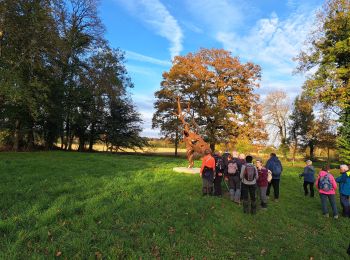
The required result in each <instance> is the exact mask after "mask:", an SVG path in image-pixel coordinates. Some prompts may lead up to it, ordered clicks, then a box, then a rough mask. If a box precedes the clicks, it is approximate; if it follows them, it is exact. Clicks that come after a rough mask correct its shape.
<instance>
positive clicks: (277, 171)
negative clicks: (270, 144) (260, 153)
mask: <svg viewBox="0 0 350 260" xmlns="http://www.w3.org/2000/svg"><path fill="white" fill-rule="evenodd" d="M265 167H266V168H267V169H268V170H270V171H271V172H272V180H271V182H270V183H269V185H268V186H267V191H266V196H267V197H269V196H270V189H271V186H272V187H273V192H274V199H275V201H276V202H277V201H278V199H279V196H280V179H281V174H282V171H283V167H282V163H281V161H280V160H279V159H278V157H277V155H276V154H275V153H271V154H270V159H268V161H267V162H266V166H265Z"/></svg>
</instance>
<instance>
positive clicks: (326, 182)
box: [318, 173, 333, 192]
mask: <svg viewBox="0 0 350 260" xmlns="http://www.w3.org/2000/svg"><path fill="white" fill-rule="evenodd" d="M318 187H319V188H320V189H321V190H323V191H326V192H327V191H330V190H332V189H333V185H332V183H331V180H330V178H329V173H327V174H326V175H325V176H323V177H321V178H320V179H319V181H318Z"/></svg>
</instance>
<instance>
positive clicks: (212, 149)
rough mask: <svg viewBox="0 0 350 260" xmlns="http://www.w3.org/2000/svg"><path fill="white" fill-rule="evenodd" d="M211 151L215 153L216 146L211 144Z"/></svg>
mask: <svg viewBox="0 0 350 260" xmlns="http://www.w3.org/2000/svg"><path fill="white" fill-rule="evenodd" d="M210 149H211V152H212V153H213V152H214V151H215V144H214V143H211V144H210Z"/></svg>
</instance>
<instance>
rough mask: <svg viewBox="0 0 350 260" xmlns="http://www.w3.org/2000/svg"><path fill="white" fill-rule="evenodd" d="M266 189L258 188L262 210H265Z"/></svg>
mask: <svg viewBox="0 0 350 260" xmlns="http://www.w3.org/2000/svg"><path fill="white" fill-rule="evenodd" d="M266 189H267V187H260V199H261V207H262V208H267V197H266Z"/></svg>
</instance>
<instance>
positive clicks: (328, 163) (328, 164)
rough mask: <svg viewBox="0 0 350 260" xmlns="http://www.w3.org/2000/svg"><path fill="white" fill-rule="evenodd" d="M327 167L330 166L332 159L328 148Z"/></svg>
mask: <svg viewBox="0 0 350 260" xmlns="http://www.w3.org/2000/svg"><path fill="white" fill-rule="evenodd" d="M327 166H328V167H329V166H330V159H329V147H327Z"/></svg>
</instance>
